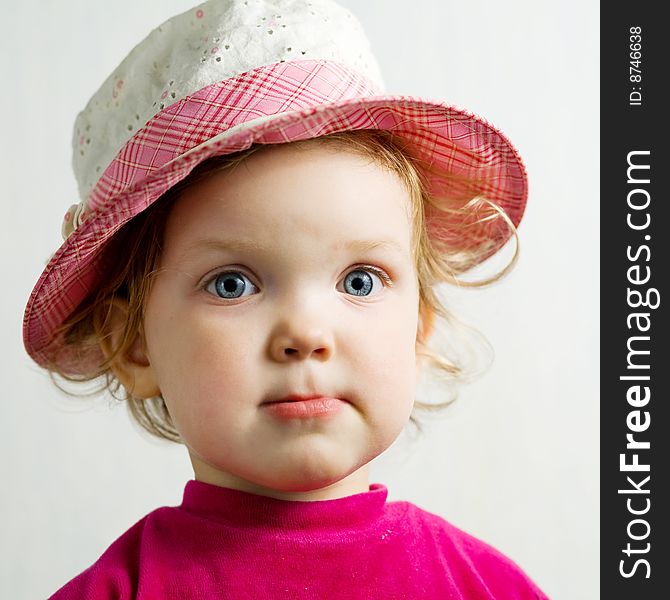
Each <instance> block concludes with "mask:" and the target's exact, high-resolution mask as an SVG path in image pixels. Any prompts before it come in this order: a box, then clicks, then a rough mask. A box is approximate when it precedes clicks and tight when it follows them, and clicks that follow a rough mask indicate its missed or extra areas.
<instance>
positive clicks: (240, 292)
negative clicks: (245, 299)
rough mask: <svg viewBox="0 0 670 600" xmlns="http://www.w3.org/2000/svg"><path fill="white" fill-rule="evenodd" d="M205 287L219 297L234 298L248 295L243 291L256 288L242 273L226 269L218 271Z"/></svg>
mask: <svg viewBox="0 0 670 600" xmlns="http://www.w3.org/2000/svg"><path fill="white" fill-rule="evenodd" d="M205 289H206V290H207V291H208V292H210V293H212V294H216V295H217V296H218V297H219V298H226V299H235V298H241V297H242V296H248V295H249V294H245V292H246V291H247V290H248V289H252V290H253V289H256V286H255V285H254V284H253V283H251V281H250V280H249V278H248V277H247V276H246V275H244V274H243V273H240V272H239V271H227V272H226V273H219V274H218V275H217V276H216V277H215V278H214V279H212V280H211V281H210V282H209V283H208V284H207V287H206V288H205Z"/></svg>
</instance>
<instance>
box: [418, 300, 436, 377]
mask: <svg viewBox="0 0 670 600" xmlns="http://www.w3.org/2000/svg"><path fill="white" fill-rule="evenodd" d="M434 326H435V313H434V312H433V311H432V310H430V308H428V307H427V306H426V305H425V304H421V305H420V307H419V324H418V327H417V331H416V350H417V351H418V349H419V343H426V342H427V341H428V339H429V338H430V336H431V334H432V333H433V328H434ZM421 359H422V357H421V356H420V355H419V354H418V352H417V355H416V368H417V372H418V371H419V369H420V368H421Z"/></svg>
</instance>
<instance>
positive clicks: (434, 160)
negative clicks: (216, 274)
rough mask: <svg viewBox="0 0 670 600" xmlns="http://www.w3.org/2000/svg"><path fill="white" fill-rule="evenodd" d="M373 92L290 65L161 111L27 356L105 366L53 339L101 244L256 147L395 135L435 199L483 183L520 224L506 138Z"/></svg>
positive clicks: (130, 152)
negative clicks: (218, 158) (218, 159)
mask: <svg viewBox="0 0 670 600" xmlns="http://www.w3.org/2000/svg"><path fill="white" fill-rule="evenodd" d="M377 92H378V90H377V89H376V88H375V86H374V84H373V83H372V82H371V81H370V80H368V79H366V78H364V77H362V76H361V75H359V74H357V73H356V72H355V71H353V70H351V69H349V68H347V67H346V66H343V65H341V64H337V63H333V62H329V61H324V60H318V61H297V62H286V63H277V64H274V65H270V66H266V67H261V68H258V69H255V70H253V71H250V72H249V73H244V74H242V75H239V76H237V77H234V78H232V79H229V80H226V81H221V82H218V83H215V84H213V85H210V86H207V87H205V88H203V89H202V90H200V91H199V92H197V93H195V94H193V95H191V96H189V97H187V98H184V99H183V100H181V101H179V102H177V103H175V104H173V105H171V106H169V107H168V108H166V109H165V110H163V111H161V112H159V113H158V114H157V115H156V116H155V117H154V118H153V119H151V120H150V121H149V122H148V123H147V124H146V125H145V127H143V128H142V129H140V130H139V131H138V132H137V133H136V134H135V135H134V136H133V137H132V138H131V139H130V140H129V141H128V143H126V144H125V145H124V147H123V148H121V150H120V151H119V152H118V154H117V156H116V157H115V159H114V160H113V162H112V163H111V164H110V165H109V166H108V167H107V168H106V169H105V170H104V172H103V174H102V176H101V178H100V180H99V181H98V182H97V184H96V185H95V186H94V187H93V189H92V191H91V194H90V195H89V197H88V199H87V201H86V205H85V207H84V210H83V212H82V214H81V224H79V226H78V227H77V228H76V229H75V230H74V231H73V232H72V233H71V235H69V237H68V238H67V240H66V241H65V242H64V244H63V245H62V246H61V247H60V248H59V249H58V251H57V252H56V253H55V254H54V256H53V257H52V259H51V261H50V262H49V264H48V265H47V267H46V269H45V270H44V272H43V274H42V276H41V277H40V279H39V281H38V282H37V284H36V286H35V288H34V290H33V292H32V294H31V296H30V299H29V301H28V305H27V307H26V312H25V316H24V330H23V331H24V343H25V347H26V350H27V351H28V353H29V354H30V356H31V357H32V358H33V359H34V360H35V361H36V362H37V363H38V364H40V365H42V366H47V365H48V364H49V363H52V364H53V362H57V363H58V365H59V366H60V368H62V369H64V370H65V371H66V372H69V373H72V374H77V373H79V372H85V371H86V370H87V369H88V367H89V363H90V362H91V361H95V360H97V359H98V358H99V357H98V356H93V355H87V356H80V355H77V356H75V355H71V354H69V353H68V352H69V351H68V349H67V348H66V347H65V345H64V343H63V339H62V336H59V335H56V331H57V329H58V328H59V326H61V325H62V323H63V322H64V320H65V319H66V318H67V317H68V316H69V315H70V314H71V313H72V311H73V310H74V309H75V308H76V307H77V306H78V305H79V304H80V303H81V301H82V300H84V299H85V298H86V296H87V295H88V294H89V293H90V292H92V291H93V290H94V289H95V288H96V285H97V283H98V282H99V281H100V278H101V276H102V275H103V274H102V273H100V272H99V270H98V268H97V267H98V259H99V258H100V255H101V250H102V249H103V248H104V247H105V244H106V242H107V241H108V240H109V238H110V237H111V236H112V235H113V234H114V233H115V232H116V231H117V230H118V229H119V228H120V227H121V226H122V225H123V224H124V223H125V222H127V221H128V220H129V219H131V218H132V217H133V216H135V215H136V214H138V213H139V212H141V211H142V210H144V209H145V208H147V207H148V206H149V205H150V204H152V203H153V202H154V201H155V200H157V199H158V198H159V197H160V196H161V195H162V194H163V193H164V192H165V191H167V190H168V189H169V188H171V187H172V186H173V185H175V184H176V183H177V182H179V181H180V180H182V179H183V178H184V177H186V176H187V175H188V174H189V173H190V172H191V170H192V169H193V168H195V166H197V164H199V163H200V162H202V161H203V160H205V159H207V158H209V157H211V156H215V155H220V154H230V153H232V152H237V151H239V150H244V149H246V148H248V147H249V146H250V145H251V144H252V143H264V144H278V143H286V142H291V141H297V140H302V139H309V138H314V137H319V136H323V135H327V134H329V133H333V132H336V131H346V130H357V129H382V130H389V131H392V132H394V134H396V135H398V136H399V137H400V138H402V140H403V142H404V143H405V144H406V146H407V149H408V151H409V152H410V154H411V155H412V156H413V158H415V159H416V161H417V163H416V164H417V165H418V166H419V168H420V169H424V170H425V172H424V174H425V177H426V181H427V182H428V183H429V188H430V192H431V194H432V195H433V196H434V197H436V198H443V199H444V201H445V202H452V203H453V202H456V203H458V202H459V201H467V199H469V198H471V197H472V196H473V188H472V183H471V182H473V181H475V182H479V184H478V185H479V187H478V188H477V189H476V191H477V192H478V193H481V194H483V195H485V196H486V197H487V198H488V199H490V200H492V201H493V202H495V203H496V204H498V205H499V206H500V207H501V208H502V209H503V210H504V211H505V212H506V213H507V215H508V216H509V218H510V219H511V221H512V222H513V223H514V225H518V223H519V221H520V220H521V216H522V214H523V211H524V207H525V202H526V197H527V178H526V172H525V168H524V166H523V163H522V161H521V158H520V157H519V155H518V153H517V152H516V150H515V149H514V147H513V146H512V145H511V143H510V142H509V141H508V140H507V138H506V137H505V136H504V135H503V134H502V133H500V132H499V131H498V130H497V129H495V128H494V127H493V126H492V125H490V124H489V123H487V122H486V121H485V120H483V119H482V118H480V117H478V116H476V115H474V114H472V113H470V112H468V111H465V110H463V109H460V108H457V107H454V106H450V105H447V104H445V103H441V102H436V101H432V100H427V99H422V98H418V97H413V96H391V95H375V94H376V93H377ZM468 182H470V183H468ZM461 203H462V202H461ZM426 218H427V226H428V231H429V234H430V235H431V236H432V238H433V239H434V240H435V241H436V242H438V243H439V244H443V245H444V246H449V247H456V248H468V247H471V246H473V245H475V244H478V243H480V242H481V241H482V240H490V241H491V247H490V251H489V252H488V256H490V255H492V254H493V253H495V252H496V251H497V250H498V249H499V248H501V247H502V246H503V245H504V243H505V242H506V241H507V239H508V238H509V232H508V230H507V229H506V228H503V227H501V226H500V224H499V223H497V222H491V223H488V224H487V223H484V224H482V225H478V226H476V227H470V228H469V229H468V235H467V236H464V234H463V231H464V229H463V227H461V226H459V225H462V224H463V223H459V222H457V221H456V220H455V219H446V218H445V213H439V212H435V211H431V210H430V207H427V209H426ZM468 266H474V265H468Z"/></svg>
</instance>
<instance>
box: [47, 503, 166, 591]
mask: <svg viewBox="0 0 670 600" xmlns="http://www.w3.org/2000/svg"><path fill="white" fill-rule="evenodd" d="M159 510H161V509H158V510H156V511H153V512H151V513H149V514H148V515H145V516H144V517H142V518H141V519H140V520H139V521H137V522H136V523H135V524H134V525H133V526H132V527H130V528H129V529H128V530H127V531H126V532H125V533H123V534H122V535H121V536H119V537H118V538H117V539H116V540H115V541H114V542H113V543H112V544H111V545H110V546H109V547H108V548H107V549H106V550H105V551H104V552H103V553H102V555H101V556H100V558H98V560H97V561H96V562H95V563H93V564H92V565H91V566H90V567H88V568H87V569H86V570H84V571H82V572H81V573H80V574H79V575H77V576H76V577H75V578H74V579H72V580H70V581H69V582H68V583H66V584H65V585H64V586H63V587H61V588H60V589H59V590H58V591H57V592H56V593H55V594H53V595H52V596H51V597H50V598H49V600H70V599H75V598H77V599H78V600H107V599H110V600H111V599H112V598H114V599H115V600H119V599H121V598H135V596H136V593H137V589H136V588H137V579H138V577H137V575H138V573H137V571H138V566H139V554H140V549H141V546H142V537H143V532H144V529H145V527H146V524H147V521H148V520H149V519H150V518H151V517H152V516H153V515H154V514H155V513H156V512H158V511H159Z"/></svg>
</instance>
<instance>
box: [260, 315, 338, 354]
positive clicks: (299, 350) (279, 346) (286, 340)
mask: <svg viewBox="0 0 670 600" xmlns="http://www.w3.org/2000/svg"><path fill="white" fill-rule="evenodd" d="M270 354H271V355H272V358H273V359H274V360H276V361H278V362H287V361H290V360H305V359H308V358H313V359H316V360H319V361H325V360H328V359H329V358H330V357H331V356H332V354H333V339H332V335H331V334H330V333H328V332H327V331H326V330H325V329H324V328H323V327H321V326H319V325H317V324H316V323H313V324H309V323H306V322H303V323H301V324H300V323H293V324H288V323H284V324H283V326H281V327H280V328H279V329H278V331H276V332H275V335H274V336H273V338H272V340H271V341H270Z"/></svg>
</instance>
